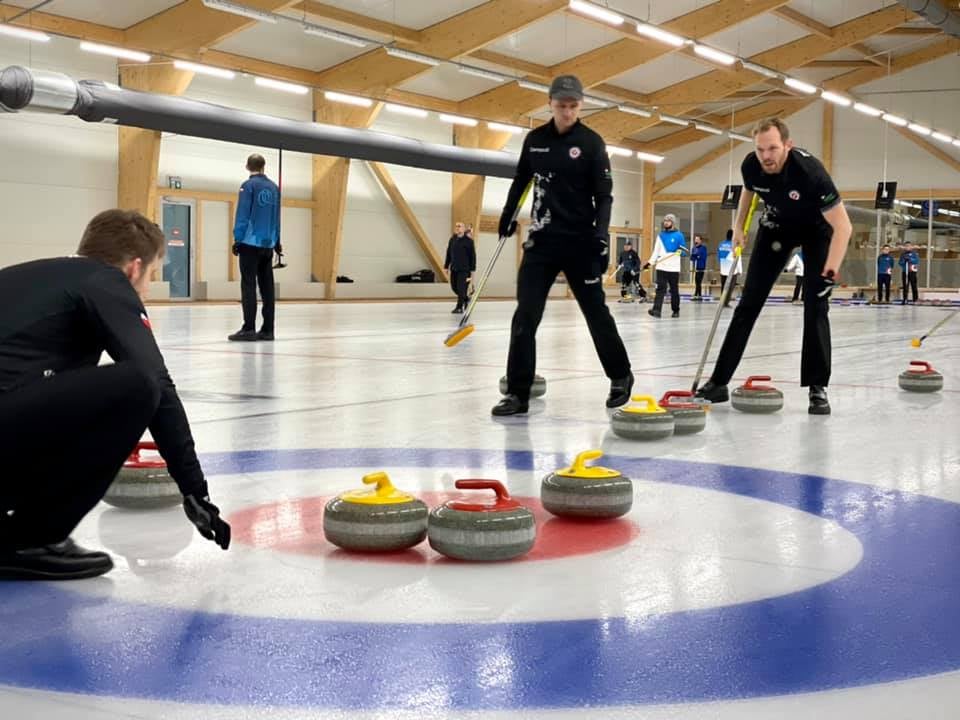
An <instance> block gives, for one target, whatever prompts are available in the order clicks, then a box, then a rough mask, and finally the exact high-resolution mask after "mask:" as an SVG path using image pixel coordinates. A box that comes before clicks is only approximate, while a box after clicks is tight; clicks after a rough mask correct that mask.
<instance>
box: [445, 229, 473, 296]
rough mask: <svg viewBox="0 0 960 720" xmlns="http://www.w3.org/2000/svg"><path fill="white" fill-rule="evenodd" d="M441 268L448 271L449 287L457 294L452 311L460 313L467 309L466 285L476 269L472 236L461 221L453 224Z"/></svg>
mask: <svg viewBox="0 0 960 720" xmlns="http://www.w3.org/2000/svg"><path fill="white" fill-rule="evenodd" d="M443 269H444V270H449V271H450V287H451V288H452V289H453V291H454V292H455V293H456V294H457V306H456V307H455V308H454V309H453V312H454V313H462V312H463V311H464V310H466V309H467V298H468V296H467V285H468V284H469V282H470V278H472V277H473V273H475V272H476V270H477V251H476V248H475V247H474V245H473V238H472V237H471V236H470V235H469V234H468V231H467V228H466V226H465V225H464V224H463V223H462V222H458V223H456V224H455V225H454V226H453V235H451V236H450V241H449V242H448V243H447V258H446V260H445V261H444V263H443Z"/></svg>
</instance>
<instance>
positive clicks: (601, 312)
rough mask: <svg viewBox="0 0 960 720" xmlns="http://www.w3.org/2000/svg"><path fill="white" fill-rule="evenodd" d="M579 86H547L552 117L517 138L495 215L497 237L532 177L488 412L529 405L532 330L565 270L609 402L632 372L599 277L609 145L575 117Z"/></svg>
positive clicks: (623, 394) (608, 200) (565, 81)
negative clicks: (503, 368)
mask: <svg viewBox="0 0 960 720" xmlns="http://www.w3.org/2000/svg"><path fill="white" fill-rule="evenodd" d="M582 102H583V87H582V85H581V84H580V81H579V80H578V79H577V78H576V77H574V76H573V75H561V76H560V77H557V78H556V79H554V81H553V84H552V85H551V86H550V110H551V112H552V114H553V118H552V119H551V120H550V122H548V123H547V124H546V125H541V126H540V127H538V128H536V129H534V130H532V131H530V133H529V134H528V135H527V137H526V138H525V139H524V141H523V149H522V150H521V151H520V160H519V161H518V163H517V172H516V176H515V177H514V179H513V184H512V185H511V186H510V192H509V194H508V195H507V202H506V203H505V204H504V206H503V213H502V214H501V216H500V228H499V230H500V235H501V237H509V236H510V235H512V234H513V233H514V231H515V230H516V222H513V223H511V218H512V217H513V213H514V211H515V209H516V207H517V204H518V203H519V202H520V197H521V195H522V194H523V191H524V188H526V186H527V184H528V183H529V182H530V181H531V180H533V183H534V186H533V217H532V223H531V225H530V230H529V236H528V240H527V242H526V244H525V247H526V251H525V252H524V254H523V261H522V262H521V263H520V270H519V272H518V274H517V310H516V312H515V313H514V315H513V324H512V327H511V332H510V352H509V355H508V357H507V395H506V396H504V398H503V400H501V401H500V403H499V404H497V405H496V406H495V407H494V408H493V410H492V412H493V414H494V415H515V414H517V413H525V412H527V409H528V400H529V397H530V386H531V385H532V384H533V375H534V370H535V368H536V333H537V326H538V325H539V324H540V319H541V318H542V317H543V310H544V306H545V305H546V301H547V295H548V294H549V292H550V287H551V286H552V285H553V282H554V280H556V278H557V274H558V273H560V272H563V274H564V275H565V276H566V278H567V283H568V284H569V286H570V290H571V291H572V292H573V296H574V297H575V298H576V300H577V304H578V305H579V306H580V311H581V312H582V313H583V317H584V319H585V320H586V321H587V327H588V328H589V329H590V336H591V337H592V338H593V345H594V348H596V351H597V355H598V356H599V357H600V362H601V364H602V365H603V370H604V372H605V373H606V375H607V377H608V378H610V380H611V384H610V395H609V396H608V398H607V407H610V408H613V407H619V406H620V405H623V404H624V403H626V402H627V401H628V400H629V399H630V391H631V389H632V388H633V374H632V373H631V372H630V360H629V359H628V358H627V351H626V349H625V348H624V346H623V341H622V340H621V339H620V335H619V333H618V332H617V326H616V324H615V323H614V321H613V317H612V316H611V315H610V310H609V309H608V308H607V305H606V297H605V296H604V290H603V276H604V273H605V272H606V269H607V266H608V265H609V263H610V254H609V245H610V235H609V228H610V209H611V206H612V205H613V180H612V178H611V176H610V158H609V157H608V156H607V148H606V145H605V144H604V142H603V138H601V137H600V136H599V135H598V134H597V133H595V132H594V131H593V130H591V129H590V128H588V127H587V126H585V125H583V124H582V123H581V122H580V120H579V114H580V107H581V104H582Z"/></svg>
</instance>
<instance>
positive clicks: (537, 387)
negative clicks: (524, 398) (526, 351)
mask: <svg viewBox="0 0 960 720" xmlns="http://www.w3.org/2000/svg"><path fill="white" fill-rule="evenodd" d="M546 392H547V381H546V380H545V379H544V378H543V377H541V376H540V375H534V376H533V385H531V386H530V397H543V396H544V395H545V394H546ZM500 394H501V395H506V394H507V376H506V375H504V376H503V377H502V378H500Z"/></svg>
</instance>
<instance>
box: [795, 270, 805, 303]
mask: <svg viewBox="0 0 960 720" xmlns="http://www.w3.org/2000/svg"><path fill="white" fill-rule="evenodd" d="M802 289H803V275H797V279H796V282H794V283H793V302H796V301H797V300H802V299H803V298H802V296H801V293H800V290H802Z"/></svg>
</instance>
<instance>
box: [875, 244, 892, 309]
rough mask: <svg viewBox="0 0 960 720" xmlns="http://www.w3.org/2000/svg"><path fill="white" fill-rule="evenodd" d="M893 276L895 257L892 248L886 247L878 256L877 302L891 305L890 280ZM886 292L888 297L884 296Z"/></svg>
mask: <svg viewBox="0 0 960 720" xmlns="http://www.w3.org/2000/svg"><path fill="white" fill-rule="evenodd" d="M892 275H893V255H891V254H890V246H889V245H884V246H883V247H882V248H881V249H880V254H879V255H877V302H878V303H884V304H889V303H890V278H891V277H892ZM884 291H886V296H884Z"/></svg>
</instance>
